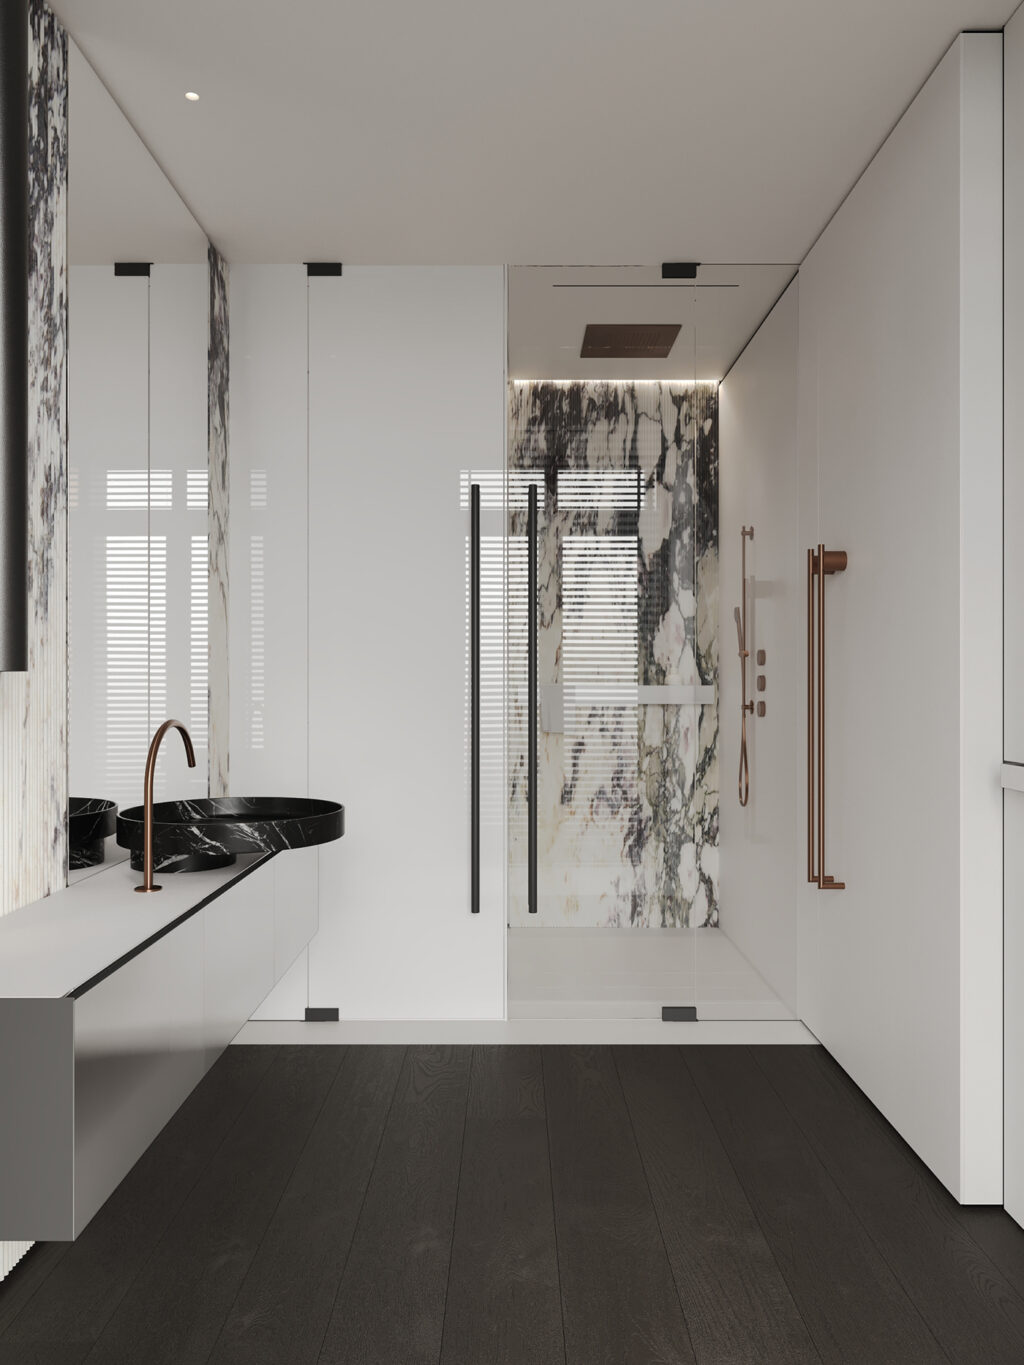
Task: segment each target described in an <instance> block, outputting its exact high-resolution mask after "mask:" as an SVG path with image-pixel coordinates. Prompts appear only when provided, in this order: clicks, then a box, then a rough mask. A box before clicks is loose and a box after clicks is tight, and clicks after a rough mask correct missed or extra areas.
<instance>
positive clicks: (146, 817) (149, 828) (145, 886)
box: [135, 720, 196, 891]
mask: <svg viewBox="0 0 1024 1365" xmlns="http://www.w3.org/2000/svg"><path fill="white" fill-rule="evenodd" d="M168 730H180V731H181V739H182V743H183V744H184V745H185V757H186V758H187V759H188V766H189V767H190V768H194V767H195V766H196V751H195V749H193V748H192V736H191V735H190V734H189V732H188V731H187V730H186V729H185V727H184V725H182V723H181V721H180V720H165V721H164V723H163V725H161V726H160V729H159V730H157V732H156V734H155V735H154V736H153V742H152V744H151V745H150V746H149V754H148V756H147V758H146V786H145V796H144V800H143V829H142V885H141V886H137V887H136V888H135V890H136V891H160V890H162V888H161V887H159V886H154V884H153V777H154V775H155V774H156V756H157V753H158V752H159V749H160V742H161V740H162V739H163V737H164V735H166V733H167V731H168Z"/></svg>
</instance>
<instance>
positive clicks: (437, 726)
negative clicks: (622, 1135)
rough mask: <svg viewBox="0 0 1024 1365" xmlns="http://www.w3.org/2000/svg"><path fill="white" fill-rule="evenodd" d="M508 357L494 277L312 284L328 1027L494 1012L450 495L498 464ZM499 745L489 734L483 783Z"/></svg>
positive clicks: (489, 917)
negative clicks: (472, 877)
mask: <svg viewBox="0 0 1024 1365" xmlns="http://www.w3.org/2000/svg"><path fill="white" fill-rule="evenodd" d="M504 354H505V322H504V278H503V271H502V270H501V269H497V268H475V267H474V268H448V269H444V268H439V269H426V268H424V269H420V268H411V267H410V268H353V269H349V268H348V267H346V269H345V274H344V275H343V276H342V277H340V278H314V279H311V280H310V281H309V360H310V381H309V382H310V391H309V423H310V426H309V443H310V485H309V516H310V527H309V545H310V599H309V601H310V640H309V696H310V715H309V732H310V736H309V757H310V772H309V781H310V793H311V794H312V795H317V796H326V797H334V798H336V799H338V800H341V801H343V802H344V803H345V808H346V833H345V837H344V839H342V840H341V841H340V842H338V843H335V844H331V845H328V846H325V847H324V848H322V849H321V850H320V930H319V933H318V935H317V938H316V939H315V940H314V943H313V945H312V947H311V950H310V1003H312V1004H313V1005H327V1006H330V1005H336V1006H338V1008H339V1009H340V1011H341V1014H342V1017H343V1018H366V1019H369V1018H378V1019H379V1018H385V1019H386V1018H453V1019H454V1018H496V1017H500V1016H501V1014H502V1013H503V1009H504V961H503V955H504V931H505V916H504V903H503V894H502V861H503V847H502V846H501V828H500V823H498V822H495V823H491V824H488V826H487V829H486V830H485V837H486V845H487V846H486V848H485V858H484V872H483V898H482V900H483V908H482V911H481V913H480V914H479V915H476V916H472V915H471V914H470V913H469V790H468V766H469V765H468V757H469V755H468V743H469V734H468V657H467V641H468V601H467V583H468V577H467V574H468V536H469V508H468V505H463V501H464V495H463V492H462V483H463V478H462V476H463V474H464V472H465V471H469V470H479V471H484V470H500V469H501V468H502V467H503V462H504V448H503V446H504V425H505V423H504V413H505V373H504ZM501 530H502V524H501V511H500V509H494V510H493V511H492V510H486V511H485V513H484V517H483V525H482V532H483V535H484V536H485V537H486V536H489V535H494V534H500V532H501ZM497 684H498V685H499V686H500V679H499V680H497ZM484 710H485V711H486V710H487V703H486V700H485V705H484ZM502 747H503V746H502V741H501V735H500V734H499V733H489V737H488V738H486V743H485V751H484V758H483V763H484V769H485V771H489V772H490V773H491V774H492V775H493V773H494V772H495V771H497V772H498V773H499V774H500V771H501V764H502V754H501V749H502ZM485 808H486V807H485Z"/></svg>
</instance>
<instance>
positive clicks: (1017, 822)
mask: <svg viewBox="0 0 1024 1365" xmlns="http://www.w3.org/2000/svg"><path fill="white" fill-rule="evenodd" d="M1003 53H1004V62H1005V67H1004V79H1005V85H1006V93H1005V109H1004V120H1005V121H1004V177H1005V186H1004V192H1005V204H1004V213H1005V220H1004V222H1005V254H1004V257H1003V270H1004V306H1005V314H1004V329H1005V330H1004V345H1005V352H1004V372H1005V375H1006V379H1007V382H1006V385H1005V390H1004V403H1005V407H1004V414H1005V433H1004V440H1005V458H1004V468H1003V480H1004V484H1003V487H1004V512H1003V515H1004V527H1005V533H1004V542H1003V544H1004V581H1003V582H1004V585H1003V603H1004V612H1005V625H1004V640H1005V646H1004V659H1005V675H1004V698H1005V712H1004V715H1005V719H1004V740H1003V757H1004V759H1005V760H1006V761H1007V762H1008V763H1014V764H1024V705H1022V704H1021V700H1022V698H1024V536H1022V534H1021V530H1022V528H1024V385H1022V384H1021V382H1020V381H1021V375H1022V373H1024V11H1020V10H1019V11H1018V12H1017V13H1016V14H1015V15H1014V17H1013V18H1012V19H1011V20H1010V22H1009V23H1008V24H1007V26H1006V32H1005V35H1004V49H1003ZM1004 799H1005V803H1006V844H1005V847H1006V867H1005V877H1006V886H1005V955H1006V961H1005V983H1006V985H1005V989H1006V1004H1005V1040H1006V1042H1005V1046H1006V1058H1005V1073H1006V1088H1005V1094H1006V1127H1005V1139H1006V1147H1005V1149H1006V1172H1005V1176H1006V1191H1005V1199H1006V1207H1007V1208H1008V1209H1009V1211H1010V1212H1011V1213H1012V1214H1013V1216H1014V1218H1016V1219H1017V1221H1018V1222H1019V1223H1024V858H1022V854H1024V792H1019V791H1012V790H1011V791H1007V792H1006V793H1005V797H1004Z"/></svg>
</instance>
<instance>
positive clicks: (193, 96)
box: [185, 90, 199, 104]
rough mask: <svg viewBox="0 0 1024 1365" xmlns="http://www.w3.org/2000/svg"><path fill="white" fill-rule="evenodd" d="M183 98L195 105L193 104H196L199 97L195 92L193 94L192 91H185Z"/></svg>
mask: <svg viewBox="0 0 1024 1365" xmlns="http://www.w3.org/2000/svg"><path fill="white" fill-rule="evenodd" d="M185 98H186V99H187V100H191V101H192V103H193V104H195V102H196V100H197V99H198V98H199V96H198V95H197V94H196V92H195V91H194V90H186V91H185Z"/></svg>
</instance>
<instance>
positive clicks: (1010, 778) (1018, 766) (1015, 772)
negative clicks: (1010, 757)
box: [1003, 763, 1024, 792]
mask: <svg viewBox="0 0 1024 1365" xmlns="http://www.w3.org/2000/svg"><path fill="white" fill-rule="evenodd" d="M1003 790H1004V791H1012V792H1024V763H1004V764H1003Z"/></svg>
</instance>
